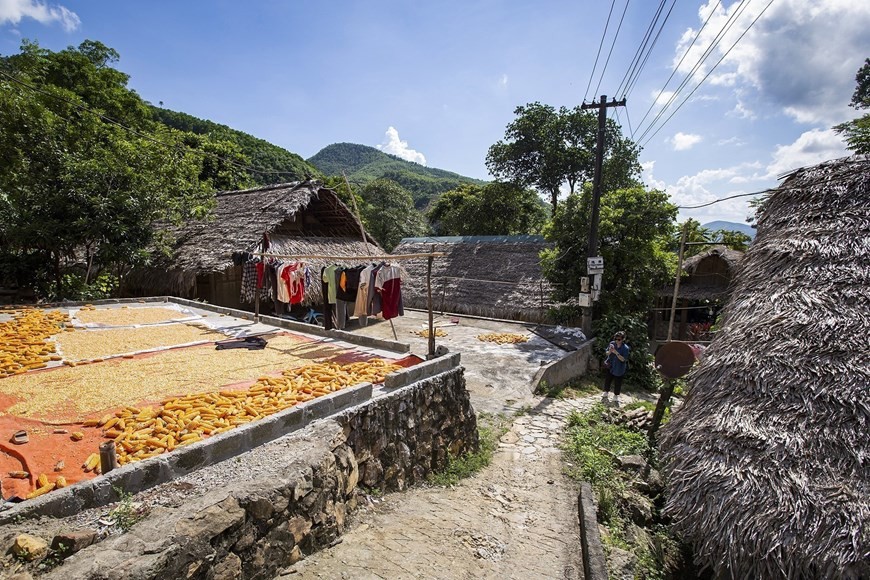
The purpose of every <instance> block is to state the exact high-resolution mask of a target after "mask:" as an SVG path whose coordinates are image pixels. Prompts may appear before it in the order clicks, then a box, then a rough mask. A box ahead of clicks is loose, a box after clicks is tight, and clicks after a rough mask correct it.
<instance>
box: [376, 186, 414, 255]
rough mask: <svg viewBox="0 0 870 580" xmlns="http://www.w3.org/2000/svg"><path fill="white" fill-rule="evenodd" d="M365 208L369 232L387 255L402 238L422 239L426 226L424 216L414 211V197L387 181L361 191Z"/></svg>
mask: <svg viewBox="0 0 870 580" xmlns="http://www.w3.org/2000/svg"><path fill="white" fill-rule="evenodd" d="M362 198H363V200H364V201H365V205H364V207H363V208H362V210H361V211H362V215H363V221H364V222H365V225H366V230H367V231H368V233H369V234H371V235H372V236H373V237H374V238H375V239H376V240H377V241H378V243H379V244H380V245H381V247H382V248H384V249H385V250H387V251H390V250H392V249H393V248H395V247H396V246H397V245H398V243H399V242H400V241H401V240H402V238H406V237H414V236H419V235H423V234H425V233H426V232H427V226H426V222H425V219H424V218H423V215H422V214H421V213H420V212H419V211H417V210H416V209H414V202H413V200H412V199H411V194H410V193H409V192H408V190H406V189H405V188H403V187H402V186H401V185H399V184H398V183H396V182H394V181H390V180H388V179H377V180H375V181H372V182H371V183H369V184H368V185H366V186H365V187H364V188H363V190H362Z"/></svg>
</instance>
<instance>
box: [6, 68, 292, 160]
mask: <svg viewBox="0 0 870 580" xmlns="http://www.w3.org/2000/svg"><path fill="white" fill-rule="evenodd" d="M0 76H2V77H4V78H6V79H8V80H10V81H11V82H13V83H15V84H18V85H20V86H22V87H24V88H26V89H28V90H31V91H33V92H36V93H39V94H42V95H45V96H48V97H52V98H54V99H57V100H59V101H63V102H65V103H67V104H68V105H72V106H73V107H75V108H76V109H78V110H80V111H85V112H87V113H90V114H92V115H94V116H96V117H97V118H99V119H100V120H102V121H103V122H105V123H108V124H110V125H115V126H117V127H120V128H121V129H124V130H125V131H127V132H129V133H131V134H133V135H136V136H137V137H141V138H142V139H145V140H147V141H151V142H152V143H155V144H157V145H162V146H164V147H167V148H169V149H179V148H185V149H187V150H189V151H192V152H195V153H198V154H201V155H209V156H211V157H214V158H215V159H219V160H221V161H224V162H225V163H228V164H230V165H233V166H235V167H237V168H239V169H243V170H245V171H250V172H251V173H259V174H261V175H293V176H294V177H296V176H297V175H296V173H295V172H292V171H269V170H263V169H257V168H256V167H252V166H250V165H244V164H242V163H239V162H238V161H235V160H233V159H229V158H227V157H223V156H221V155H218V154H217V153H213V152H211V151H204V150H202V149H196V148H193V147H191V146H189V145H186V144H184V143H175V144H173V143H167V142H166V141H163V140H161V139H157V138H156V137H154V136H152V135H149V134H147V133H143V132H141V131H138V130H136V129H133V128H132V127H128V126H127V125H125V124H123V123H121V122H120V121H116V120H115V119H113V118H111V117H109V116H107V115H104V114H103V113H100V112H97V111H95V110H93V109H91V108H90V107H87V106H85V105H83V104H81V103H77V102H75V101H73V100H71V99H68V98H66V97H64V96H61V95H57V94H54V93H51V92H48V91H46V90H44V89H41V88H39V87H36V86H33V85H31V84H28V83H26V82H24V81H22V80H21V79H19V78H17V77H16V76H15V75H11V74H8V73H6V72H5V71H2V70H0ZM52 112H53V113H54V114H56V115H58V116H59V117H61V118H63V119H65V120H66V121H70V119H68V118H67V117H63V115H60V114H59V113H56V112H54V111H52ZM70 122H71V121H70Z"/></svg>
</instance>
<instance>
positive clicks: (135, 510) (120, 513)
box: [109, 486, 147, 532]
mask: <svg viewBox="0 0 870 580" xmlns="http://www.w3.org/2000/svg"><path fill="white" fill-rule="evenodd" d="M112 489H114V490H115V493H117V494H118V497H119V498H120V499H119V500H118V505H117V506H115V508H114V509H113V510H112V511H110V512H109V518H110V519H112V520H113V521H114V522H115V525H117V526H118V528H120V529H121V531H122V532H126V531H128V530H129V529H130V528H132V527H133V526H134V525H136V523H137V522H138V521H139V520H141V519H142V518H144V517H145V516H146V515H147V513H146V512H145V510H143V509H142V508H140V507H138V506H136V505H134V504H133V494H132V493H129V492H126V491H124V490H123V489H121V488H119V487H115V486H112Z"/></svg>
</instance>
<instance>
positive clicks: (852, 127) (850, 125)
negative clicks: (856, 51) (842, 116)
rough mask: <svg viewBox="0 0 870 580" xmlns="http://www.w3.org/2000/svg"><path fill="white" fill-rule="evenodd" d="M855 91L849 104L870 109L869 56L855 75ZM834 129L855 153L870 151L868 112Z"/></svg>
mask: <svg viewBox="0 0 870 580" xmlns="http://www.w3.org/2000/svg"><path fill="white" fill-rule="evenodd" d="M855 82H856V84H857V86H856V87H855V92H854V93H853V94H852V100H851V102H850V103H849V104H850V106H852V107H854V108H856V109H870V58H868V59H865V61H864V65H863V66H862V67H861V68H860V69H858V73H857V74H856V75H855ZM834 130H835V131H836V132H837V133H839V134H841V135H843V136H844V137H845V139H846V146H847V147H848V148H849V149H851V150H852V151H854V152H855V153H865V154H866V153H870V113H867V114H866V115H863V116H861V117H858V118H857V119H854V120H852V121H847V122H845V123H841V124H839V125H837V126H835V127H834Z"/></svg>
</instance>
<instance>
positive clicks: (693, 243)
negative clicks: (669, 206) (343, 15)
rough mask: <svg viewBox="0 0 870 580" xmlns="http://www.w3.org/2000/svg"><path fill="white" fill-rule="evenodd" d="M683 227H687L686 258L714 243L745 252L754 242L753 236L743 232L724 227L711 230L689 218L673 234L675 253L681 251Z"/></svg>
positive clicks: (684, 256)
mask: <svg viewBox="0 0 870 580" xmlns="http://www.w3.org/2000/svg"><path fill="white" fill-rule="evenodd" d="M683 228H685V229H686V247H685V248H684V250H683V258H684V259H685V258H688V257H690V256H694V255H696V254H701V253H703V252H706V251H707V250H709V249H710V248H711V247H712V246H713V245H717V244H719V245H723V246H725V247H727V248H731V249H732V250H737V251H740V252H745V251H746V250H747V249H749V244H750V243H751V242H752V238H751V237H750V236H748V235H747V234H745V233H743V232H739V231H737V230H728V229H724V228H720V229H717V230H710V229H709V228H705V227H704V226H702V225H701V224H700V222H698V220H695V219H692V218H689V219H687V220H686V221H685V222H684V223H683V225H682V226H681V227H679V228H677V229H675V230H674V232H673V234H672V237H671V248H672V250H673V252H674V253H679V251H680V240H681V239H682V235H683V231H682V230H683Z"/></svg>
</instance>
